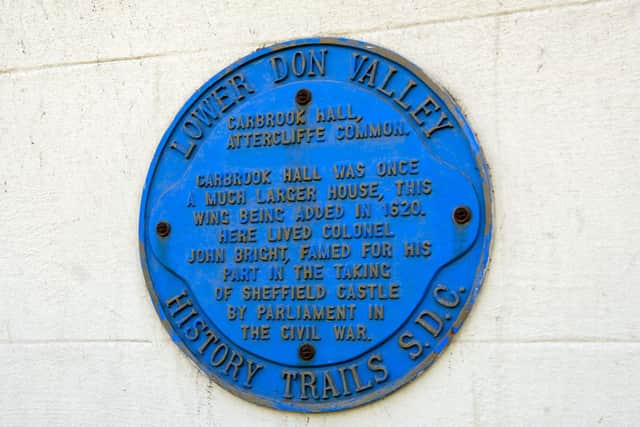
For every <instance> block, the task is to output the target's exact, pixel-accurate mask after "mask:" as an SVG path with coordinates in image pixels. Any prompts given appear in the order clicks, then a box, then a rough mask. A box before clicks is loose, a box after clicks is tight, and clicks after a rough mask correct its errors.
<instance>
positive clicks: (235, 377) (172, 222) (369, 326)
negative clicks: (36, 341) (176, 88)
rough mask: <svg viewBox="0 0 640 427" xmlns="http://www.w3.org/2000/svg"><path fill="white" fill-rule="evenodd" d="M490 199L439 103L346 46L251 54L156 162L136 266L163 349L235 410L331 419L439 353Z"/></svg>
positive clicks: (281, 47) (430, 87)
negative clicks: (164, 340) (181, 358)
mask: <svg viewBox="0 0 640 427" xmlns="http://www.w3.org/2000/svg"><path fill="white" fill-rule="evenodd" d="M491 208H492V207H491V186H490V182H489V174H488V169H487V165H486V164H485V162H484V159H483V156H482V153H481V151H480V148H479V147H478V144H477V142H476V139H475V137H474V134H473V132H472V131H471V129H470V128H469V125H468V124H467V122H466V120H465V119H464V117H463V115H462V113H461V111H460V109H459V108H458V107H457V106H456V104H455V103H454V102H453V100H452V99H451V97H450V96H448V95H447V94H446V93H445V92H444V91H443V90H442V89H440V88H439V87H438V86H436V85H435V84H434V83H433V82H432V81H431V80H430V79H429V78H428V77H427V76H425V75H424V73H423V72H422V71H420V70H419V69H418V68H417V67H416V66H414V65H413V64H411V63H409V62H408V61H406V60H405V59H403V58H401V57H399V56H398V55H396V54H394V53H393V52H390V51H387V50H385V49H382V48H379V47H376V46H372V45H370V44H367V43H362V42H356V41H352V40H346V39H334V38H321V39H304V40H295V41H291V42H287V43H282V44H278V45H275V46H271V47H268V48H265V49H261V50H259V51H257V52H255V53H253V54H252V55H249V56H247V57H246V58H244V59H241V60H240V61H238V62H236V63H235V64H233V65H231V66H230V67H228V68H226V69H224V70H223V71H221V72H220V73H219V74H217V75H216V76H214V77H213V78H212V79H211V80H209V81H208V82H207V83H206V84H205V85H204V86H202V87H201V88H200V89H199V90H198V91H197V92H196V93H195V94H194V95H193V96H192V97H191V98H190V99H189V100H188V101H187V103H186V104H185V105H184V107H182V109H181V110H180V112H179V113H178V115H177V116H176V117H175V119H174V120H173V122H172V123H171V126H170V127H169V129H168V130H167V131H166V133H165V134H164V137H163V138H162V141H161V142H160V145H159V147H158V150H157V152H156V154H155V156H154V158H153V161H152V163H151V167H150V169H149V173H148V176H147V180H146V183H145V188H144V192H143V195H142V205H141V208H140V226H139V237H140V251H141V257H142V266H143V269H144V273H145V277H146V280H147V285H148V288H149V292H150V294H151V297H152V300H153V304H154V306H155V308H156V310H157V312H158V315H159V316H160V318H161V320H162V322H163V324H164V325H165V327H166V328H167V330H168V331H169V333H170V334H171V336H172V338H173V340H174V341H175V342H176V343H177V344H178V345H179V346H180V347H181V348H182V349H183V351H184V352H185V353H186V354H187V355H189V356H190V357H191V359H192V360H193V361H194V362H195V363H196V364H197V365H198V366H199V367H200V368H201V369H202V370H203V371H204V372H206V373H207V375H209V377H210V378H211V379H212V380H214V381H215V382H217V383H218V384H220V385H221V386H222V387H224V388H225V389H227V390H229V391H231V392H232V393H234V394H236V395H238V396H240V397H242V398H245V399H247V400H250V401H252V402H256V403H259V404H262V405H266V406H270V407H273V408H278V409H285V410H292V411H303V412H324V411H335V410H340V409H346V408H351V407H354V406H358V405H362V404H365V403H368V402H371V401H373V400H376V399H379V398H381V397H384V396H385V395H387V394H389V393H391V392H392V391H394V390H396V389H398V388H399V387H400V386H402V385H403V384H405V383H407V382H408V381H410V380H411V379H413V378H415V377H416V376H417V375H418V374H419V373H420V372H422V371H424V370H425V369H426V368H428V367H429V366H430V365H431V363H433V362H434V360H435V359H436V358H437V357H438V355H439V354H441V353H442V351H443V349H444V348H445V346H446V345H447V344H448V343H449V341H450V339H451V338H452V336H453V335H454V334H455V333H456V332H458V330H459V328H460V326H461V325H462V322H463V321H464V319H465V317H466V316H467V314H468V313H469V310H470V309H471V306H472V304H473V302H474V300H475V298H476V296H477V294H478V291H479V289H480V286H481V284H482V280H483V276H484V273H485V270H486V266H487V262H488V258H489V245H490V238H491Z"/></svg>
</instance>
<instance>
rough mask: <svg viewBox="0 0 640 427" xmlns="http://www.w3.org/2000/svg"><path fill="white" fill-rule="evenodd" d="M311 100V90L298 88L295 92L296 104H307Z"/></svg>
mask: <svg viewBox="0 0 640 427" xmlns="http://www.w3.org/2000/svg"><path fill="white" fill-rule="evenodd" d="M310 102H311V91H309V90H308V89H300V90H299V91H297V92H296V103H297V104H298V105H307V104H308V103H310Z"/></svg>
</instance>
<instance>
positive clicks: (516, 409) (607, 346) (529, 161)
mask: <svg viewBox="0 0 640 427" xmlns="http://www.w3.org/2000/svg"><path fill="white" fill-rule="evenodd" d="M161 3H169V2H157V1H153V0H148V1H145V2H134V1H129V0H121V1H92V2H90V1H71V0H69V1H49V0H44V1H21V0H16V1H6V0H5V1H2V2H0V425H2V426H14V425H19V426H37V425H45V426H71V425H77V426H85V425H104V426H111V425H127V426H161V425H194V426H212V425H215V426H231V425H238V426H298V425H308V426H358V425H366V426H392V425H399V426H414V425H415V426H418V425H421V426H437V425H450V426H464V425H483V426H484V425H488V426H493V425H496V426H520V425H540V426H543V425H544V426H547V425H571V426H583V425H610V426H622V425H629V426H631V425H638V424H639V423H640V309H639V307H640V249H639V244H638V242H639V240H640V237H639V236H640V219H639V218H640V172H639V171H638V169H639V167H640V138H639V137H638V134H639V133H640V2H639V1H633V0H611V1H608V0H591V1H588V0H587V1H569V0H546V1H545V0H487V1H479V0H430V1H418V0H414V1H412V2H402V1H399V0H368V1H343V0H331V1H325V2H321V1H316V2H314V3H313V4H311V3H310V4H307V5H304V6H302V4H303V2H302V1H298V0H289V1H285V2H277V1H271V2H258V1H249V0H236V1H223V2H214V1H208V2H200V4H183V2H177V1H176V2H171V3H172V4H166V5H165V4H161ZM185 3H187V2H185ZM188 3H191V2H188ZM311 35H340V36H348V37H353V38H357V39H363V40H366V41H369V42H372V43H377V44H380V45H382V46H384V47H387V48H390V49H392V50H395V51H397V52H399V53H400V54H402V55H404V56H405V57H407V58H408V59H410V60H412V61H413V62H415V63H417V64H418V65H419V66H420V67H422V68H423V69H424V70H425V71H426V72H427V73H428V74H429V75H431V76H432V77H433V78H434V79H435V80H436V81H438V82H439V83H441V84H442V85H443V86H444V87H446V88H447V89H448V90H449V91H450V92H451V93H452V94H453V96H454V97H455V98H456V99H457V100H458V102H459V103H460V105H461V106H462V107H463V109H464V110H465V112H466V114H467V117H468V119H469V121H470V122H471V124H472V126H473V128H474V129H475V131H476V132H477V134H478V136H479V139H480V142H481V144H482V146H483V148H484V151H485V155H486V157H487V160H488V162H489V164H490V166H491V168H492V174H493V182H494V186H495V198H496V216H495V224H496V225H495V230H496V234H495V244H494V248H493V254H492V257H493V260H492V262H491V272H490V274H489V276H488V279H487V280H486V282H485V286H484V288H483V290H482V293H481V296H480V298H479V300H478V301H477V304H476V306H475V308H474V310H473V312H472V314H471V316H470V318H469V320H468V321H467V323H466V324H465V327H464V328H463V331H462V333H461V334H460V335H459V336H458V337H457V338H456V340H455V342H454V343H453V344H452V345H451V346H450V347H449V348H448V349H447V351H446V354H444V355H443V357H442V358H441V359H440V360H439V361H438V362H437V363H436V364H435V365H434V366H433V367H432V368H431V369H429V370H428V371H427V372H426V374H425V375H423V376H421V377H420V378H419V379H418V380H416V381H414V382H413V383H411V384H410V385H408V386H407V387H405V388H403V389H402V390H400V391H398V392H396V393H394V394H393V395H391V396H390V397H388V398H386V399H384V400H382V401H380V402H378V403H375V404H372V405H368V406H365V407H363V408H360V409H355V410H350V411H347V412H342V413H339V414H333V415H313V416H306V415H297V414H291V413H283V412H278V411H274V410H269V409H265V408H262V407H258V406H255V405H253V404H250V403H246V402H244V401H242V400H240V399H238V398H236V397H233V396H232V395H230V394H229V393H227V392H226V391H223V390H222V389H221V388H219V387H218V386H216V385H215V384H212V383H210V382H209V381H208V380H207V379H206V377H205V376H204V375H203V374H201V373H200V372H199V371H198V370H197V369H196V368H195V367H194V366H193V365H192V364H191V363H190V362H189V360H188V359H187V357H186V356H184V355H183V354H182V353H181V352H180V350H179V349H178V348H177V347H176V346H175V345H174V344H173V343H171V341H170V339H169V338H168V336H167V335H166V333H165V331H164V330H163V328H162V326H161V324H160V322H159V321H158V319H157V316H156V314H155V312H154V310H153V308H152V305H151V303H150V301H149V298H148V296H147V291H146V289H145V285H144V279H143V277H142V272H141V268H140V265H139V261H138V247H137V216H138V206H139V199H140V193H141V190H142V185H143V181H144V178H145V174H146V172H147V167H148V165H149V162H150V161H151V157H152V154H153V152H154V150H155V147H156V145H157V144H158V142H159V140H160V137H161V135H162V134H163V132H164V131H165V129H166V127H167V126H168V125H169V123H170V121H171V119H172V118H173V116H174V114H175V113H176V112H177V111H178V109H179V108H180V107H181V106H182V104H183V103H184V101H185V100H186V99H187V98H188V97H189V96H190V95H191V94H192V93H193V92H194V91H195V89H196V88H198V87H199V86H200V85H201V84H202V83H203V82H204V81H205V80H207V79H208V78H209V77H210V76H212V75H213V74H215V73H216V72H217V71H219V70H220V69H221V68H222V67H224V66H226V65H227V64H229V63H231V62H233V61H234V60H236V59H237V58H239V57H241V56H243V55H245V54H248V53H250V52H251V51H253V50H254V49H256V48H257V47H259V46H263V45H266V44H270V43H272V42H276V41H280V40H284V39H289V38H295V37H303V36H311Z"/></svg>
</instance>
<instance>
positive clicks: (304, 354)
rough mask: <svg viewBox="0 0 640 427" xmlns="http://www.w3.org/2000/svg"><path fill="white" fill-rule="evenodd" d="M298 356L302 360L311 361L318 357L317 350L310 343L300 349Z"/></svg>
mask: <svg viewBox="0 0 640 427" xmlns="http://www.w3.org/2000/svg"><path fill="white" fill-rule="evenodd" d="M298 355H299V356H300V359H302V360H307V361H309V360H311V359H313V357H314V356H315V355H316V348H315V347H314V346H313V345H312V344H309V343H305V344H302V345H301V346H300V347H299V348H298Z"/></svg>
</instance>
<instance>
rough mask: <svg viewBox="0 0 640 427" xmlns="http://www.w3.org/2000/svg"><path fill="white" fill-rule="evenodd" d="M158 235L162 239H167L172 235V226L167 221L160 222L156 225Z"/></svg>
mask: <svg viewBox="0 0 640 427" xmlns="http://www.w3.org/2000/svg"><path fill="white" fill-rule="evenodd" d="M156 233H157V234H158V236H160V237H167V236H168V235H169V233H171V225H170V224H169V223H168V222H167V221H160V222H159V223H157V224H156Z"/></svg>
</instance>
